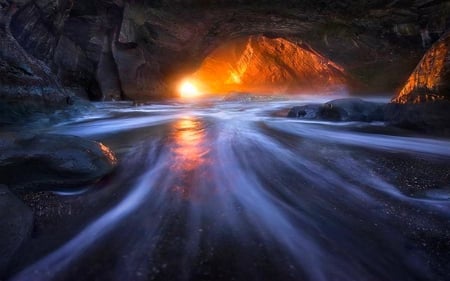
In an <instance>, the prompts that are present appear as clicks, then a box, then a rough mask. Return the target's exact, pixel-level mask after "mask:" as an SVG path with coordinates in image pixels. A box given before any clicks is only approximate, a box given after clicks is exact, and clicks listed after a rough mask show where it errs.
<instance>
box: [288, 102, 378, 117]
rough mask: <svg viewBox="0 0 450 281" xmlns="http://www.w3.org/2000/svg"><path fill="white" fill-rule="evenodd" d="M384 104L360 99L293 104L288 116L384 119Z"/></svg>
mask: <svg viewBox="0 0 450 281" xmlns="http://www.w3.org/2000/svg"><path fill="white" fill-rule="evenodd" d="M384 110H385V104H382V103H375V102H368V101H364V100H361V99H355V98H347V99H337V100H332V101H329V102H326V103H324V104H307V105H302V106H294V107H293V108H291V110H290V111H289V112H288V117H291V118H300V119H306V120H325V121H344V122H348V121H361V122H372V121H384Z"/></svg>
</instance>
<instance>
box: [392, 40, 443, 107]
mask: <svg viewBox="0 0 450 281" xmlns="http://www.w3.org/2000/svg"><path fill="white" fill-rule="evenodd" d="M444 99H447V100H450V32H447V33H446V34H445V35H443V36H442V38H441V39H440V40H439V41H438V42H436V43H435V44H434V45H433V46H432V47H431V48H430V49H429V50H428V51H427V53H426V54H425V56H424V57H423V58H422V60H421V61H420V63H419V64H418V65H417V67H416V68H415V69H414V71H413V73H412V74H411V75H410V76H409V78H408V80H407V82H406V84H405V85H404V86H403V88H402V89H401V91H400V92H399V94H398V95H397V97H396V98H394V99H393V101H394V102H396V103H420V102H425V101H435V100H444Z"/></svg>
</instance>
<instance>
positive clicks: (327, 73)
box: [178, 35, 350, 97]
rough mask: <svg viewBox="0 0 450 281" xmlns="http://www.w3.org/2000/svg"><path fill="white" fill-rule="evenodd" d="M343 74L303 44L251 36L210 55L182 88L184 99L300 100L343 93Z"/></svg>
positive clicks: (344, 82)
mask: <svg viewBox="0 0 450 281" xmlns="http://www.w3.org/2000/svg"><path fill="white" fill-rule="evenodd" d="M349 84H350V79H349V76H348V75H347V74H346V73H345V71H344V69H343V68H342V67H340V66H339V65H338V64H336V63H334V62H332V61H331V60H329V59H328V58H326V57H324V56H323V55H321V54H319V53H318V52H316V51H314V50H313V49H312V48H310V47H309V46H307V45H305V44H298V43H295V42H291V41H289V40H286V39H283V38H268V37H265V36H263V35H253V36H247V37H242V38H238V39H234V40H231V41H228V42H226V43H224V44H223V45H221V46H219V47H218V48H217V49H215V50H214V51H213V52H211V53H210V54H209V55H208V56H207V57H206V58H205V59H204V60H203V62H202V64H201V65H200V67H199V68H198V69H197V71H195V72H194V73H193V74H191V75H189V76H188V77H186V78H185V79H184V80H183V81H182V82H180V86H179V88H178V92H179V93H180V95H181V96H183V97H193V96H199V95H201V94H227V93H233V92H241V93H257V94H301V93H313V92H314V93H316V92H317V93H318V92H329V91H336V90H342V89H343V88H346V86H348V85H349Z"/></svg>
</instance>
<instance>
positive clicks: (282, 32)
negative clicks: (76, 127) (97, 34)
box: [115, 2, 423, 99]
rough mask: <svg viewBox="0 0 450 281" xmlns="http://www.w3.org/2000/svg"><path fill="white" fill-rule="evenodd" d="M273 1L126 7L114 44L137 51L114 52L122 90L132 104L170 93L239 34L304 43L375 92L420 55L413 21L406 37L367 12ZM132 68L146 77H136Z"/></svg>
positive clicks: (396, 82) (404, 73) (392, 84)
mask: <svg viewBox="0 0 450 281" xmlns="http://www.w3.org/2000/svg"><path fill="white" fill-rule="evenodd" d="M277 3H278V2H277ZM277 3H274V4H270V5H269V4H268V5H262V6H258V7H256V6H254V5H252V4H248V5H244V6H242V5H238V4H236V5H229V6H226V7H216V6H215V5H211V6H205V7H203V6H202V7H195V6H194V7H192V6H189V5H188V6H186V7H184V8H183V9H181V8H180V7H178V6H176V5H175V6H173V5H167V6H165V5H163V6H162V7H159V8H158V7H156V8H155V7H150V6H148V5H146V4H145V3H134V4H132V3H126V4H125V8H124V17H123V18H124V19H123V22H122V27H121V30H120V36H119V41H120V43H124V44H126V43H130V42H133V43H136V45H135V46H136V47H135V48H134V49H126V50H123V49H121V50H116V54H115V58H116V61H117V63H118V65H119V69H123V71H121V73H120V76H121V77H120V79H121V80H122V86H123V87H124V89H123V90H124V93H125V94H126V95H127V96H128V97H129V98H132V99H151V98H157V97H167V93H170V94H171V95H172V96H176V86H172V85H176V83H177V81H180V80H181V79H182V78H183V77H184V76H185V75H187V74H190V73H193V72H195V71H196V70H197V69H198V68H199V67H200V65H201V63H202V62H203V60H204V59H205V58H206V57H208V55H209V54H211V52H213V51H214V50H215V49H217V48H218V47H219V46H220V45H221V44H222V43H223V42H227V41H230V40H234V39H236V38H240V37H245V36H254V35H264V36H266V37H268V38H283V39H285V40H288V41H290V42H295V43H296V44H298V45H299V46H304V47H306V46H308V47H309V48H311V49H313V50H316V51H317V52H318V53H320V54H321V55H323V56H324V57H326V58H329V59H330V60H331V61H333V62H334V63H336V64H338V65H340V66H342V67H343V68H344V69H345V70H346V71H347V73H348V74H349V75H350V76H352V77H353V78H355V79H356V80H357V81H359V82H360V85H365V86H367V89H370V90H371V91H373V92H378V93H379V92H392V93H393V92H394V90H395V89H396V88H397V87H399V86H400V85H401V83H402V82H403V81H404V80H405V79H406V78H407V77H408V75H409V73H410V72H411V71H412V70H413V69H414V66H415V65H416V63H417V62H418V61H419V59H420V57H421V55H422V54H423V50H422V47H421V43H420V34H419V31H418V30H415V29H414V26H413V22H415V18H414V19H413V18H411V19H409V18H408V19H405V21H404V22H412V23H411V24H410V25H408V30H411V31H412V32H413V33H408V34H403V33H402V34H398V32H397V33H396V30H398V28H397V29H396V28H395V27H396V25H397V23H396V22H395V21H394V20H391V19H387V22H385V23H384V24H383V25H380V24H378V22H379V17H380V14H379V13H380V11H379V10H376V11H374V12H373V13H366V14H361V11H366V10H367V9H371V8H373V7H365V6H364V7H359V6H358V5H357V4H352V5H353V6H354V8H355V10H347V11H346V12H344V13H338V12H336V11H335V10H333V9H332V8H330V7H328V6H327V7H322V6H320V5H319V6H320V7H319V6H315V5H312V6H310V5H306V4H305V5H306V6H305V7H303V6H302V7H301V8H297V7H293V8H288V7H287V6H286V5H284V4H282V3H281V2H280V3H279V4H277ZM353 6H352V7H353ZM367 11H369V10H367ZM355 18H358V20H354V19H355ZM416 31H417V32H416ZM414 32H415V33H414ZM416 39H417V40H416ZM416 41H417V42H416ZM123 53H128V54H129V55H126V54H125V55H123ZM133 59H134V60H135V61H133ZM121 65H122V66H123V67H122V68H121ZM138 69H139V70H142V69H144V70H145V73H142V72H140V74H139V75H137V74H136V72H137V70H138ZM137 76H139V77H146V78H147V81H146V84H147V86H146V85H139V83H137V80H136V77H137ZM363 90H364V89H363Z"/></svg>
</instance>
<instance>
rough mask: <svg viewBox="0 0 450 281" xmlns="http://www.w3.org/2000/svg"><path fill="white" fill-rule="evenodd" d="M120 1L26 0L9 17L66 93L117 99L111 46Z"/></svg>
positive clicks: (32, 53)
mask: <svg viewBox="0 0 450 281" xmlns="http://www.w3.org/2000/svg"><path fill="white" fill-rule="evenodd" d="M120 2H121V1H111V2H109V1H87V0H81V1H70V0H63V1H49V0H40V1H37V0H35V1H28V3H26V4H25V5H23V6H22V7H21V8H20V9H18V11H17V13H16V14H15V16H14V17H13V18H12V23H11V32H12V34H13V36H14V38H16V39H17V41H18V43H19V44H20V45H21V46H22V47H23V48H24V49H25V50H26V52H27V53H28V54H29V55H30V56H33V57H34V58H36V59H39V60H40V61H42V62H43V63H45V64H46V65H47V66H48V67H49V68H50V69H51V71H52V72H53V73H54V74H55V75H56V76H57V78H58V80H59V81H60V84H61V85H62V86H63V88H64V89H66V90H67V91H69V92H72V93H75V94H77V95H78V96H81V97H84V98H90V99H94V100H102V99H111V97H112V98H117V96H119V97H120V95H121V90H120V89H117V87H118V86H117V84H118V81H119V79H118V75H117V66H116V65H115V63H114V60H113V59H112V51H111V46H112V44H113V41H115V40H116V36H115V35H117V33H118V30H119V28H120V24H121V21H122V9H123V7H122V5H123V3H120ZM105 41H106V43H105ZM98 72H100V75H98ZM103 73H104V74H103ZM105 76H108V80H112V81H106V80H105V79H104V78H105ZM114 79H115V80H114ZM105 84H106V85H105ZM119 88H120V86H119ZM102 90H103V92H102Z"/></svg>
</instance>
